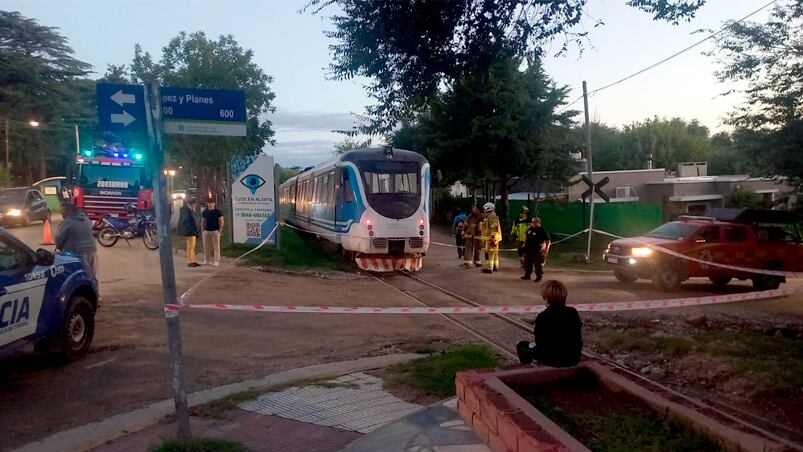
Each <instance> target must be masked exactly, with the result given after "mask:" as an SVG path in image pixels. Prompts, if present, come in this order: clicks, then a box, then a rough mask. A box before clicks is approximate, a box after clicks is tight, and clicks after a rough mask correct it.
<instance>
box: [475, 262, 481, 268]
mask: <svg viewBox="0 0 803 452" xmlns="http://www.w3.org/2000/svg"><path fill="white" fill-rule="evenodd" d="M474 266H475V267H482V264H478V263H476V262H474Z"/></svg>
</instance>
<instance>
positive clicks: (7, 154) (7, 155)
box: [6, 116, 11, 174]
mask: <svg viewBox="0 0 803 452" xmlns="http://www.w3.org/2000/svg"><path fill="white" fill-rule="evenodd" d="M8 141H9V140H8V116H6V171H9V174H10V171H11V168H10V167H9V165H10V164H11V163H10V160H9V156H10V155H11V152H10V148H9V143H8Z"/></svg>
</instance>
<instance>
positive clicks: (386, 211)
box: [357, 160, 421, 219]
mask: <svg viewBox="0 0 803 452" xmlns="http://www.w3.org/2000/svg"><path fill="white" fill-rule="evenodd" d="M357 165H358V166H359V167H360V170H361V172H362V178H363V182H364V185H365V194H366V197H367V198H368V204H370V205H371V207H373V208H374V210H376V211H377V213H379V214H380V215H383V216H385V217H387V218H394V219H402V218H407V217H409V216H411V215H413V214H414V213H415V212H416V210H418V208H419V206H420V204H421V183H420V180H419V178H420V176H419V164H418V162H398V161H384V160H367V161H361V162H358V163H357Z"/></svg>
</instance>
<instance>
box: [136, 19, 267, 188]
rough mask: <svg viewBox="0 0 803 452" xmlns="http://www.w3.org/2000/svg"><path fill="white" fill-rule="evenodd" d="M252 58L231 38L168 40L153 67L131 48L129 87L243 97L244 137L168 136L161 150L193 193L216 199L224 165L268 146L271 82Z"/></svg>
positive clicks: (184, 36)
mask: <svg viewBox="0 0 803 452" xmlns="http://www.w3.org/2000/svg"><path fill="white" fill-rule="evenodd" d="M253 59H254V52H253V51H252V50H246V49H243V48H242V47H240V45H239V44H237V41H236V40H235V39H234V37H233V36H231V35H225V36H220V37H219V38H218V39H217V40H211V39H208V38H207V37H206V35H205V34H204V33H203V32H195V33H190V34H188V33H185V32H181V33H179V35H178V36H176V37H175V38H173V39H172V40H170V42H169V43H168V45H167V46H166V47H164V48H163V49H162V57H161V59H160V60H159V62H158V63H156V62H154V60H153V58H152V57H151V55H150V54H148V53H147V52H144V51H143V50H142V48H141V47H140V46H139V45H137V46H136V48H135V51H134V60H133V62H132V64H131V67H130V68H131V77H132V81H134V82H136V83H149V82H158V83H160V84H162V85H167V86H181V87H193V88H219V89H242V90H244V91H245V99H246V110H247V121H246V124H247V131H248V132H247V136H246V137H245V138H239V137H206V136H190V135H169V136H167V137H166V141H165V148H166V149H167V152H168V153H170V155H171V157H172V158H173V160H175V161H176V162H178V163H179V164H181V165H182V166H184V167H185V168H192V169H193V172H194V174H195V175H197V176H198V183H199V187H198V188H199V192H200V193H207V192H211V193H213V194H216V195H217V196H218V197H219V196H220V194H221V191H222V187H223V184H224V181H225V177H224V176H225V171H226V166H227V163H228V162H229V161H230V160H231V159H232V158H234V157H247V156H255V155H258V154H259V153H260V152H262V149H263V148H264V147H265V146H266V145H273V144H274V142H275V140H274V139H273V136H274V130H273V127H272V123H271V121H270V120H268V119H266V117H267V115H268V114H270V113H273V112H274V111H275V110H276V109H275V107H274V106H273V100H274V98H275V97H276V96H275V94H274V93H273V91H272V90H271V88H270V84H271V83H272V82H273V77H271V76H269V75H267V74H265V72H264V71H263V70H262V69H261V68H260V67H259V65H257V64H256V63H255V62H254V61H253Z"/></svg>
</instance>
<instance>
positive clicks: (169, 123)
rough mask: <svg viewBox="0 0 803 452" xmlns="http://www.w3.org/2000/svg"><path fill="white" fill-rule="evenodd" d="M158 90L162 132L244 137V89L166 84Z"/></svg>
mask: <svg viewBox="0 0 803 452" xmlns="http://www.w3.org/2000/svg"><path fill="white" fill-rule="evenodd" d="M161 91H162V93H161V103H162V106H161V113H162V118H163V119H162V120H163V123H164V133H170V134H183V135H218V136H220V135H222V136H231V137H242V136H245V133H246V127H245V121H246V110H245V92H243V91H238V90H222V89H192V88H175V87H169V86H165V87H164V88H162V90H161Z"/></svg>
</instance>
